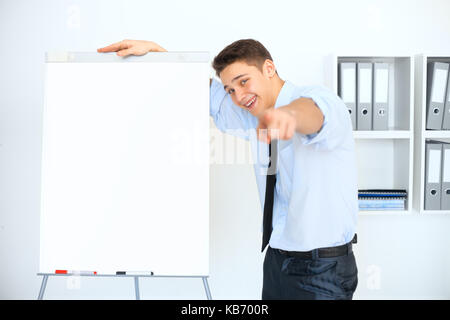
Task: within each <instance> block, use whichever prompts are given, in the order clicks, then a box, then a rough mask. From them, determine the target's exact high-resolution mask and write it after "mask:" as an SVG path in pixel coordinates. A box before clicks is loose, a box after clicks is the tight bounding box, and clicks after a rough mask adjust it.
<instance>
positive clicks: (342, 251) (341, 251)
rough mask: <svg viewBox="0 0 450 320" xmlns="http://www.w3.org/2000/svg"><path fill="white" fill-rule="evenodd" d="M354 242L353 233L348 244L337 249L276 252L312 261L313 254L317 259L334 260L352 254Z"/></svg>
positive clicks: (355, 238)
mask: <svg viewBox="0 0 450 320" xmlns="http://www.w3.org/2000/svg"><path fill="white" fill-rule="evenodd" d="M356 242H357V237H356V233H355V236H354V237H353V239H352V240H351V241H350V242H349V243H346V244H343V245H341V246H337V247H328V248H319V249H314V250H311V251H285V250H281V249H276V250H278V251H279V252H280V253H282V254H284V255H287V256H290V257H298V258H303V259H313V258H314V255H315V254H317V258H334V257H339V256H345V255H347V254H350V253H352V252H353V250H352V244H353V243H356Z"/></svg>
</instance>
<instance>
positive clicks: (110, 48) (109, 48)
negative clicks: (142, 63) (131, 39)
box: [97, 41, 128, 52]
mask: <svg viewBox="0 0 450 320" xmlns="http://www.w3.org/2000/svg"><path fill="white" fill-rule="evenodd" d="M123 49H128V45H127V44H126V43H125V41H120V42H116V43H113V44H110V45H109V46H106V47H103V48H99V49H97V52H116V51H119V50H123Z"/></svg>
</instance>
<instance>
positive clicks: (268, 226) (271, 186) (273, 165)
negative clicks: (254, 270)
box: [261, 140, 278, 252]
mask: <svg viewBox="0 0 450 320" xmlns="http://www.w3.org/2000/svg"><path fill="white" fill-rule="evenodd" d="M277 147H278V141H277V140H273V157H272V143H270V144H269V166H268V168H267V176H266V198H265V200H264V218H263V239H262V249H261V252H263V251H264V249H265V248H266V246H267V244H268V243H269V239H270V234H271V233H272V216H273V198H274V193H275V183H276V182H277V176H276V171H277Z"/></svg>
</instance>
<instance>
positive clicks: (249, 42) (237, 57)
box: [212, 39, 273, 77]
mask: <svg viewBox="0 0 450 320" xmlns="http://www.w3.org/2000/svg"><path fill="white" fill-rule="evenodd" d="M266 59H270V60H272V61H273V59H272V56H271V55H270V53H269V51H268V50H267V49H266V48H265V47H264V46H263V45H262V44H261V42H259V41H256V40H253V39H242V40H237V41H235V42H233V43H232V44H230V45H228V46H227V47H225V49H223V50H222V51H221V52H220V53H219V54H218V55H217V56H216V57H215V58H214V61H213V63H212V67H213V68H214V70H215V71H216V75H217V76H218V77H219V76H220V73H221V72H222V71H223V69H225V68H226V67H227V66H228V65H230V64H232V63H234V62H236V61H243V62H246V63H247V64H248V65H251V66H255V67H257V68H258V69H259V70H261V71H262V66H263V64H264V61H266Z"/></svg>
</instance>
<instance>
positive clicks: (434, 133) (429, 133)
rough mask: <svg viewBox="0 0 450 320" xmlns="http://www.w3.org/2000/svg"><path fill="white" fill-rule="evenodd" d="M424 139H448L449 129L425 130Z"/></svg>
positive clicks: (449, 137)
mask: <svg viewBox="0 0 450 320" xmlns="http://www.w3.org/2000/svg"><path fill="white" fill-rule="evenodd" d="M423 137H424V138H425V139H450V130H425V131H424V133H423Z"/></svg>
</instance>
